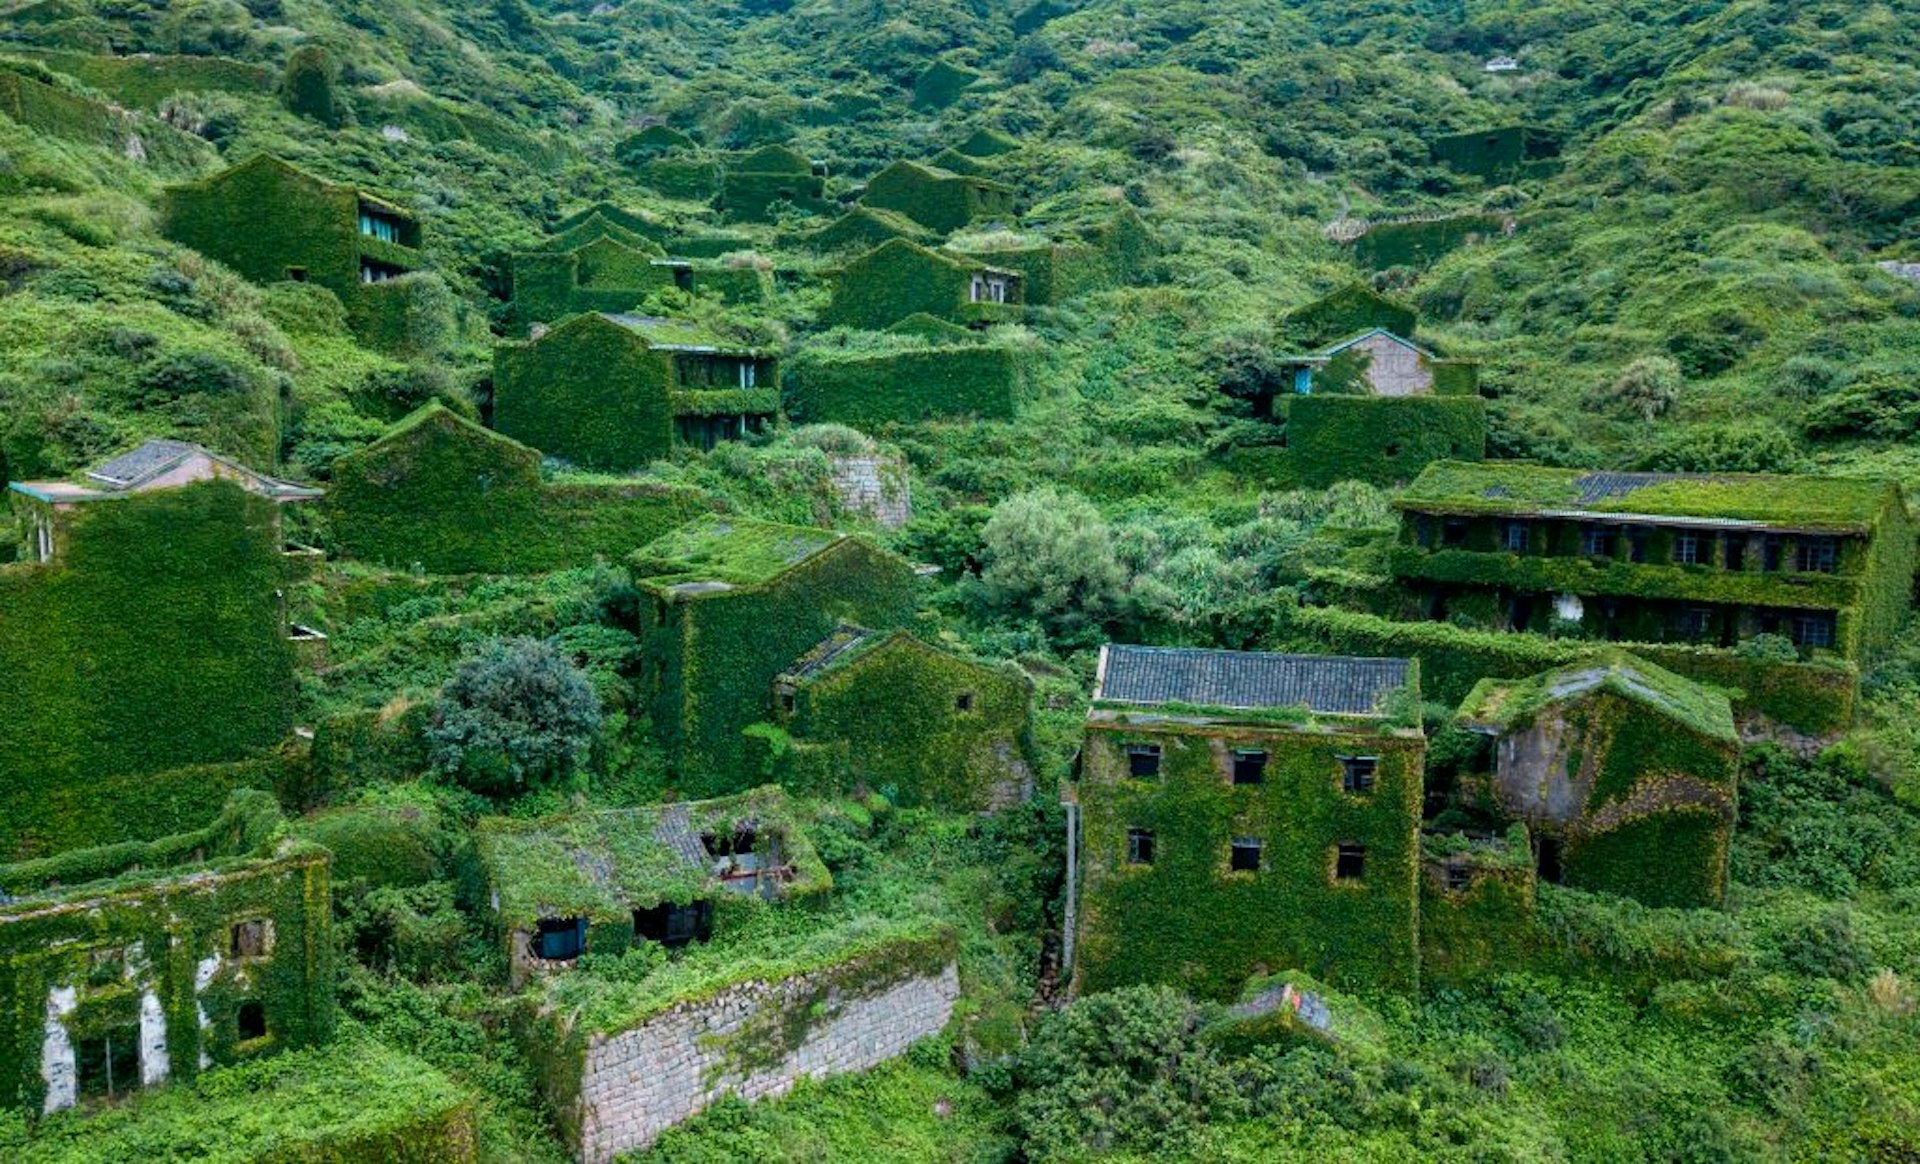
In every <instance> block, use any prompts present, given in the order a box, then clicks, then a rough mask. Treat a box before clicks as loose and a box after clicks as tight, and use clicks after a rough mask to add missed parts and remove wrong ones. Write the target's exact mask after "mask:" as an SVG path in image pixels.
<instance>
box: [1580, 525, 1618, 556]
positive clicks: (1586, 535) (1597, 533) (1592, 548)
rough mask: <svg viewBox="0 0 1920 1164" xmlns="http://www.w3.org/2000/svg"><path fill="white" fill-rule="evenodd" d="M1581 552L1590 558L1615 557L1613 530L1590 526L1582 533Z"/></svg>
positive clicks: (1602, 526)
mask: <svg viewBox="0 0 1920 1164" xmlns="http://www.w3.org/2000/svg"><path fill="white" fill-rule="evenodd" d="M1580 552H1581V553H1583V554H1585V555H1586V556H1587V557H1589V558H1611V557H1613V530H1611V529H1609V528H1608V527H1606V526H1604V525H1590V526H1587V527H1586V528H1585V529H1583V530H1581V531H1580Z"/></svg>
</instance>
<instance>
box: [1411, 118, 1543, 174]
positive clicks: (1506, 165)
mask: <svg viewBox="0 0 1920 1164" xmlns="http://www.w3.org/2000/svg"><path fill="white" fill-rule="evenodd" d="M1429 148H1430V149H1431V151H1432V153H1433V160H1434V161H1436V162H1439V163H1441V164H1442V165H1444V166H1447V167H1449V168H1450V169H1454V170H1458V171H1460V172H1461V173H1463V174H1475V175H1478V176H1479V177H1481V178H1484V179H1486V180H1487V181H1488V182H1489V183H1497V182H1511V181H1513V180H1514V179H1516V178H1533V177H1541V176H1544V175H1546V174H1549V173H1551V172H1552V171H1553V169H1554V168H1555V167H1556V166H1557V165H1558V164H1559V160H1560V136H1559V135H1558V134H1556V133H1553V132H1551V131H1549V130H1545V129H1542V128H1540V127H1539V126H1533V125H1507V126H1500V127H1498V128H1493V129H1478V130H1472V131H1470V132H1467V133H1454V134H1448V135H1446V136H1444V137H1437V138H1434V139H1433V141H1432V142H1431V143H1429Z"/></svg>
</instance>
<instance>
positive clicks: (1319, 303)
mask: <svg viewBox="0 0 1920 1164" xmlns="http://www.w3.org/2000/svg"><path fill="white" fill-rule="evenodd" d="M1419 320H1420V314H1419V312H1417V311H1415V310H1414V309H1413V308H1412V307H1411V306H1409V305H1407V304H1405V303H1402V302H1400V301H1399V300H1397V299H1390V298H1388V297H1387V296H1385V295H1382V294H1380V293H1379V292H1378V291H1375V290H1374V289H1373V288H1371V287H1369V286H1367V285H1366V284H1365V283H1360V282H1354V283H1348V284H1347V285H1346V286H1344V287H1340V288H1337V289H1335V290H1333V291H1330V292H1328V293H1327V294H1325V295H1322V296H1321V297H1320V298H1318V299H1315V300H1314V301H1313V302H1311V303H1307V304H1304V305H1302V306H1300V307H1296V308H1294V309H1293V310H1292V311H1289V312H1287V314H1286V316H1285V317H1284V319H1283V321H1282V322H1283V323H1284V324H1285V327H1286V331H1287V334H1288V335H1289V336H1290V337H1291V339H1292V341H1293V342H1294V343H1298V344H1300V345H1302V346H1305V347H1319V346H1323V345H1326V344H1330V343H1333V342H1335V341H1337V340H1339V339H1341V338H1343V337H1346V336H1351V335H1356V334H1365V333H1367V332H1371V331H1376V330H1378V331H1386V332H1391V333H1392V334H1394V335H1396V336H1411V335H1412V334H1413V333H1414V328H1415V327H1416V326H1418V324H1419Z"/></svg>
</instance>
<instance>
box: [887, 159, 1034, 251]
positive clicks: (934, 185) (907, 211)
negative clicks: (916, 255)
mask: <svg viewBox="0 0 1920 1164" xmlns="http://www.w3.org/2000/svg"><path fill="white" fill-rule="evenodd" d="M860 201H861V202H862V203H863V204H864V205H867V206H871V207H874V208H875V209H879V210H893V211H898V212H899V213H901V214H904V215H906V216H907V217H908V218H911V219H913V220H914V221H915V222H917V223H919V224H920V225H921V226H924V227H926V228H927V229H929V230H933V231H938V232H939V233H941V234H950V233H952V232H953V231H956V230H959V229H960V228H961V227H963V226H966V225H967V224H968V223H970V222H973V221H974V220H976V219H982V218H997V219H1009V218H1012V217H1013V187H1011V186H1008V185H1006V184H1005V183H1002V182H996V181H994V180H992V179H991V178H983V177H980V176H978V175H974V174H956V173H953V172H952V171H950V170H941V169H936V168H934V167H932V166H923V165H921V164H920V163H918V162H904V161H903V162H895V163H893V164H892V165H890V166H888V167H887V168H886V169H884V170H882V171H880V172H879V173H878V174H875V175H874V176H873V177H872V178H871V179H869V180H868V181H867V189H866V192H865V193H864V194H862V195H861V196H860Z"/></svg>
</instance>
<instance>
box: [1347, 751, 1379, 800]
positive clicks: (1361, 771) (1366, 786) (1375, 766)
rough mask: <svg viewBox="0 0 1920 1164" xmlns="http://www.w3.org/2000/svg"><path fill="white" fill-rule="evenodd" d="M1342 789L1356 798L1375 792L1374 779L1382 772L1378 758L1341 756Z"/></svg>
mask: <svg viewBox="0 0 1920 1164" xmlns="http://www.w3.org/2000/svg"><path fill="white" fill-rule="evenodd" d="M1339 760H1340V789H1341V791H1343V792H1348V793H1352V794H1353V795H1355V796H1360V795H1364V794H1366V793H1368V792H1372V791H1373V781H1374V777H1375V776H1377V775H1378V774H1379V772H1380V757H1378V756H1341V757H1339Z"/></svg>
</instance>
